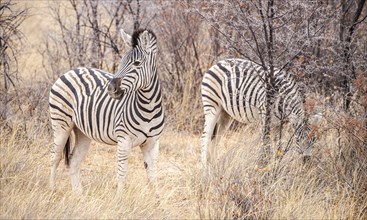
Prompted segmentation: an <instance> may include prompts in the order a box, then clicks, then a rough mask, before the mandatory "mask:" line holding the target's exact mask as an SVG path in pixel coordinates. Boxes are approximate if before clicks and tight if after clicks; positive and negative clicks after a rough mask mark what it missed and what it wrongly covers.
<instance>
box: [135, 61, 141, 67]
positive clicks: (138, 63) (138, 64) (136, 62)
mask: <svg viewBox="0 0 367 220" xmlns="http://www.w3.org/2000/svg"><path fill="white" fill-rule="evenodd" d="M140 64H141V62H140V61H138V60H137V61H135V62H134V63H133V65H134V66H140Z"/></svg>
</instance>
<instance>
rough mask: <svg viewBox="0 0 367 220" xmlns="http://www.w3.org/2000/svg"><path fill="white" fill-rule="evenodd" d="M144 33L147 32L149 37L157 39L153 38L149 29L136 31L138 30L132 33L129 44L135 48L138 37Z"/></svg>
mask: <svg viewBox="0 0 367 220" xmlns="http://www.w3.org/2000/svg"><path fill="white" fill-rule="evenodd" d="M144 31H148V32H149V33H150V34H151V35H153V38H154V39H157V37H156V36H155V34H154V33H153V31H151V30H149V29H138V30H136V31H134V33H133V34H132V35H131V44H132V46H133V47H136V46H137V45H138V39H139V36H140V34H141V33H143V32H144Z"/></svg>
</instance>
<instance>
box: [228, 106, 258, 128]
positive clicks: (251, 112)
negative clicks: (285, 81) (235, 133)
mask: <svg viewBox="0 0 367 220" xmlns="http://www.w3.org/2000/svg"><path fill="white" fill-rule="evenodd" d="M248 105H249V104H248ZM223 109H224V110H225V111H226V112H227V114H228V115H230V116H231V117H232V118H233V119H235V120H237V121H239V122H241V123H246V124H247V123H253V122H258V121H260V120H261V114H260V110H259V108H258V107H256V106H252V107H248V108H247V107H246V106H244V105H240V106H237V105H233V106H228V107H227V106H223Z"/></svg>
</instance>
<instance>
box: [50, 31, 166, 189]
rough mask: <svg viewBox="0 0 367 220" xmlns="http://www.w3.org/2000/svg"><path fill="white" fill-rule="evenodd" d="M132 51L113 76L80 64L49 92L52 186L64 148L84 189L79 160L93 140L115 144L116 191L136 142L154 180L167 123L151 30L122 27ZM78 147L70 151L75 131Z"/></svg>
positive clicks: (74, 181)
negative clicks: (51, 135) (161, 138)
mask: <svg viewBox="0 0 367 220" xmlns="http://www.w3.org/2000/svg"><path fill="white" fill-rule="evenodd" d="M121 34H122V37H123V39H124V41H125V44H127V45H128V46H129V47H130V48H131V50H130V51H129V52H127V53H126V54H125V55H124V56H123V57H122V59H121V64H120V68H119V70H118V72H117V73H116V74H115V75H111V74H109V73H106V72H103V71H101V70H98V69H93V68H77V69H74V70H71V71H69V72H67V73H65V74H64V75H62V76H61V77H60V78H59V79H58V80H57V81H56V82H55V84H54V85H53V86H52V88H51V92H50V116H51V124H52V129H53V133H54V144H53V147H52V149H51V161H52V167H51V177H50V185H51V188H52V189H54V188H55V178H56V169H57V167H58V164H59V162H60V160H61V157H62V153H63V151H64V153H65V159H66V163H67V164H68V165H69V168H70V177H71V184H72V189H73V190H75V191H79V192H81V191H82V186H81V183H80V179H79V170H80V163H81V161H82V160H83V159H84V158H85V156H86V154H87V152H88V149H89V145H90V143H91V141H92V140H94V141H97V142H100V143H104V144H109V145H116V144H117V146H118V147H117V164H118V168H117V179H118V190H119V191H121V190H122V188H123V182H124V180H125V178H126V175H127V170H128V158H129V154H130V151H131V149H132V147H134V146H140V147H141V150H142V153H143V156H144V167H145V168H146V170H147V174H148V177H149V180H150V181H151V182H152V183H153V184H155V181H156V170H155V163H156V161H157V157H158V151H159V137H160V134H161V132H162V130H163V126H164V110H163V106H162V95H161V86H160V83H159V79H158V74H157V63H156V62H157V60H156V55H157V39H156V36H155V35H154V33H153V32H151V31H150V30H139V31H135V32H134V33H133V35H132V36H130V35H128V34H126V33H125V32H123V31H121ZM72 131H73V132H74V134H75V146H74V148H73V149H72V151H71V150H70V147H69V145H70V144H69V143H70V142H69V139H70V135H71V132H72Z"/></svg>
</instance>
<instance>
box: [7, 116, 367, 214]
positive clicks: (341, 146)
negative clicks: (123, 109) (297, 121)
mask: <svg viewBox="0 0 367 220" xmlns="http://www.w3.org/2000/svg"><path fill="white" fill-rule="evenodd" d="M27 123H28V126H27V129H24V126H23V125H22V124H21V123H19V124H13V126H12V128H11V129H10V128H6V127H5V126H1V127H0V129H1V130H0V152H1V167H0V171H1V172H0V173H1V176H0V185H1V191H0V192H1V199H0V218H1V219H20V218H25V219H59V218H61V219H70V218H82V219H116V218H134V219H198V218H210V219H223V218H231V219H244V218H256V219H258V218H271V219H273V218H277V219H279V218H287V219H345V218H347V219H365V218H367V197H366V189H367V181H366V180H367V178H366V177H367V175H366V172H367V171H366V164H363V162H365V161H366V160H364V158H362V155H361V154H359V155H358V154H355V152H356V149H357V148H358V147H360V146H357V145H358V144H359V143H358V142H352V141H350V140H348V139H346V138H343V137H346V136H343V135H344V134H343V132H340V131H338V130H336V129H330V128H329V127H328V125H327V124H328V123H324V124H321V125H320V127H321V128H320V129H319V132H320V134H319V139H318V142H317V143H316V146H315V150H314V157H313V158H312V160H311V161H310V163H309V164H303V163H302V160H301V159H300V158H301V157H300V155H299V154H298V153H297V152H295V151H294V150H291V151H289V152H288V153H287V154H286V155H285V156H284V157H283V159H282V160H281V161H280V162H278V163H274V164H273V166H271V169H268V170H257V169H255V161H256V158H257V157H258V155H259V153H260V143H259V139H260V138H259V137H260V136H259V134H258V132H256V131H254V129H255V130H256V128H253V127H239V129H237V130H235V131H229V132H228V133H227V134H226V135H225V136H224V137H223V138H222V140H221V142H220V143H219V144H218V145H217V146H216V147H217V149H218V157H217V158H216V160H214V161H212V163H211V165H210V174H204V175H202V173H201V170H200V142H199V135H193V134H192V133H191V132H189V131H182V130H180V131H178V130H176V129H175V128H173V127H172V125H170V124H168V125H167V126H168V128H167V129H166V130H165V132H164V133H163V136H162V138H161V147H160V157H159V162H158V168H159V169H158V170H159V174H158V190H157V193H155V191H154V189H152V188H151V187H150V185H149V184H148V182H147V177H146V174H145V170H144V166H143V159H142V155H141V153H140V150H139V149H138V148H135V149H134V150H133V153H132V156H131V158H130V161H129V164H130V167H129V174H128V180H127V182H126V189H125V191H124V194H123V195H122V196H116V177H115V176H116V172H115V170H116V159H115V154H116V148H115V147H113V146H106V145H100V144H96V143H93V145H92V147H91V149H90V152H89V154H88V156H87V159H86V160H85V161H84V162H83V163H82V166H81V174H82V184H83V186H84V192H83V194H82V195H79V196H78V195H74V194H73V192H72V191H71V187H70V180H69V175H68V170H67V168H66V167H65V165H64V164H62V163H61V164H60V166H59V169H58V177H57V184H58V185H57V189H56V191H55V192H52V191H51V190H49V188H48V178H49V169H50V155H49V148H50V147H51V144H52V138H51V132H50V130H49V124H48V121H47V119H45V120H43V121H41V122H39V121H38V120H29V121H28V122H27ZM344 132H345V131H344ZM352 145H353V146H352Z"/></svg>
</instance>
